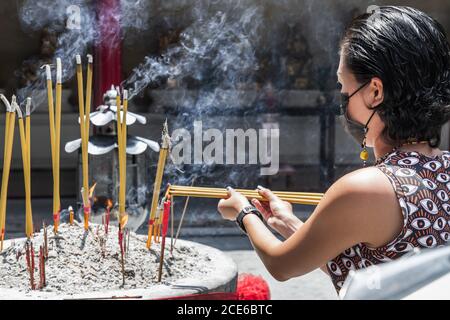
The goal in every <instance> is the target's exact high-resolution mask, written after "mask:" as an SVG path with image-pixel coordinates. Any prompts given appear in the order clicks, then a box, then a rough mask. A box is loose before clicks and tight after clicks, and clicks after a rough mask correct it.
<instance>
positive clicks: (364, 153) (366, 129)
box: [359, 106, 378, 167]
mask: <svg viewBox="0 0 450 320" xmlns="http://www.w3.org/2000/svg"><path fill="white" fill-rule="evenodd" d="M377 108H378V106H376V107H374V108H371V109H372V110H373V109H377ZM375 112H377V110H374V111H373V112H372V115H371V116H370V118H369V120H367V122H366V125H365V126H364V139H363V142H362V144H361V148H362V150H361V153H360V154H359V158H360V159H361V160H362V161H363V167H365V166H366V164H367V160H369V151H367V148H366V138H367V132H369V127H368V125H369V122H370V120H372V117H373V116H374V115H375Z"/></svg>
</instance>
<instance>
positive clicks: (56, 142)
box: [45, 58, 62, 233]
mask: <svg viewBox="0 0 450 320" xmlns="http://www.w3.org/2000/svg"><path fill="white" fill-rule="evenodd" d="M45 71H46V75H47V98H48V114H49V121H50V124H49V128H50V144H51V152H52V172H53V230H54V232H55V233H56V232H58V225H59V216H60V212H61V199H60V178H59V173H60V170H59V164H60V145H61V99H62V66H61V59H60V58H56V110H55V106H54V102H53V82H52V72H51V69H50V65H45Z"/></svg>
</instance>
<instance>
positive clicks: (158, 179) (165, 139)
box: [147, 120, 170, 249]
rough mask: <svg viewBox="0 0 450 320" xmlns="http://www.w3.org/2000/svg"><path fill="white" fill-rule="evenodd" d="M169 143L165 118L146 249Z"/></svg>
mask: <svg viewBox="0 0 450 320" xmlns="http://www.w3.org/2000/svg"><path fill="white" fill-rule="evenodd" d="M169 144H170V136H169V130H168V128H167V120H166V122H165V123H164V127H163V132H162V146H161V149H160V150H159V158H158V167H157V169H156V177H155V183H154V187H153V198H152V205H151V209H150V220H149V225H148V237H147V249H150V247H151V245H152V235H153V234H154V231H156V230H154V227H155V225H154V219H155V214H156V208H157V205H158V198H159V192H160V189H161V183H162V178H163V173H164V167H165V165H166V159H167V153H168V151H169Z"/></svg>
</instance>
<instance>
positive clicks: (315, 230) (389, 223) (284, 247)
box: [219, 168, 403, 281]
mask: <svg viewBox="0 0 450 320" xmlns="http://www.w3.org/2000/svg"><path fill="white" fill-rule="evenodd" d="M224 201H227V200H224ZM219 207H220V205H219ZM219 210H220V209H219ZM402 223H403V219H402V216H401V210H400V206H399V204H398V201H397V198H396V196H395V194H394V193H393V190H392V187H391V186H390V183H389V182H388V181H387V178H385V177H384V176H383V174H382V173H380V172H379V170H378V169H376V168H373V169H372V168H366V169H361V170H357V171H355V172H352V173H351V174H348V175H346V176H344V177H343V178H341V179H339V180H338V181H337V182H336V183H335V184H333V185H332V186H331V187H330V188H329V190H328V191H327V192H326V193H325V195H324V197H323V198H322V200H321V201H320V203H319V205H318V206H317V207H316V209H315V210H314V212H313V214H312V215H311V217H310V218H309V219H308V220H307V221H306V222H305V223H304V224H303V225H302V226H301V227H300V228H299V229H298V230H297V231H296V232H295V233H294V234H293V235H292V236H291V237H289V238H288V239H287V240H286V241H284V242H281V241H279V240H278V239H277V238H276V237H275V236H273V234H272V233H271V232H270V231H269V230H268V229H267V228H266V226H265V225H264V223H263V222H262V221H260V220H259V219H258V218H257V217H256V216H254V215H247V216H246V217H245V218H244V224H245V228H246V230H247V233H248V236H249V238H250V241H251V243H252V245H253V247H254V248H255V250H256V252H257V253H258V255H259V257H260V258H261V260H262V262H263V263H264V265H265V266H266V268H267V270H268V271H269V272H270V273H271V274H272V276H273V277H274V278H276V279H277V280H279V281H284V280H288V279H290V278H292V277H295V276H300V275H304V274H306V273H308V272H310V271H312V270H314V269H316V268H318V267H321V266H324V265H325V264H326V263H327V262H328V261H329V260H331V259H333V258H334V257H336V256H337V255H338V254H340V253H341V252H343V251H344V250H346V249H347V248H349V247H351V246H353V245H355V244H357V243H360V242H365V243H367V244H368V245H371V246H375V247H377V246H381V245H383V244H385V243H387V242H389V241H390V240H392V239H393V238H394V237H395V236H396V235H397V234H398V233H399V232H400V230H401V227H402Z"/></svg>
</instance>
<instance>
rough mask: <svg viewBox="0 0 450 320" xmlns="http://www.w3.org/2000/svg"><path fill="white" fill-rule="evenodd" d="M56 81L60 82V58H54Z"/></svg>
mask: <svg viewBox="0 0 450 320" xmlns="http://www.w3.org/2000/svg"><path fill="white" fill-rule="evenodd" d="M56 82H57V83H62V66H61V58H56Z"/></svg>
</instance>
